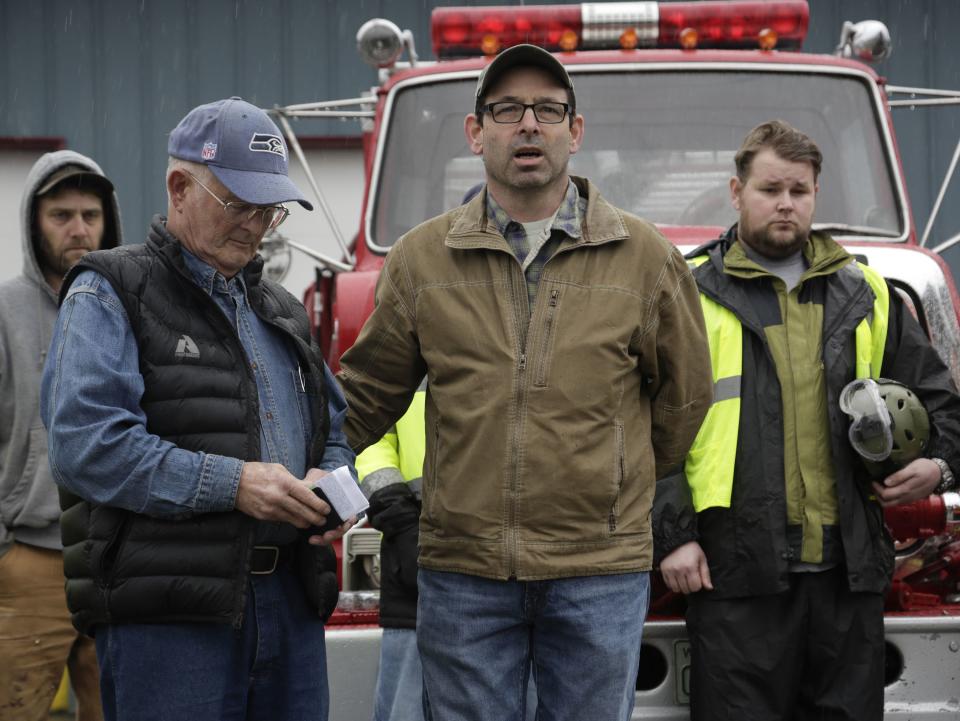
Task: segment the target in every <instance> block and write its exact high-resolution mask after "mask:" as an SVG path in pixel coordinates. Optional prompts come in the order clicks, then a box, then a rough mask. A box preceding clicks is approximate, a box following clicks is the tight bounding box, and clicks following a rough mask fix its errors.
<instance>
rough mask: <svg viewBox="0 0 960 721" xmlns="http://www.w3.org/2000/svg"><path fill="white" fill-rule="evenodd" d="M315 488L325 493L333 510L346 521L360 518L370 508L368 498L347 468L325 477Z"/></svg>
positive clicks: (340, 468) (338, 469)
mask: <svg viewBox="0 0 960 721" xmlns="http://www.w3.org/2000/svg"><path fill="white" fill-rule="evenodd" d="M313 487H314V488H319V489H320V490H321V491H323V495H325V496H326V497H327V500H328V501H329V502H330V505H331V506H333V510H335V511H336V512H337V515H338V516H340V518H342V519H343V520H344V521H346V520H347V519H348V518H350V517H351V516H357V517H358V518H359V516H360V514H361V513H363V512H364V511H366V510H367V509H368V508H369V507H370V504H369V503H368V502H367V497H366V496H364V495H363V492H362V491H361V490H360V487H359V486H358V485H357V482H356V481H355V480H353V476H352V475H350V469H348V468H347V467H346V466H340V467H339V468H337V469H336V470H334V471H331V472H330V473H328V474H327V475H325V476H323V478H321V479H319V480H318V481H317V482H316V483H314V484H313Z"/></svg>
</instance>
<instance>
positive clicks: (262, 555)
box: [250, 544, 293, 576]
mask: <svg viewBox="0 0 960 721" xmlns="http://www.w3.org/2000/svg"><path fill="white" fill-rule="evenodd" d="M292 557H293V544H288V545H286V546H254V547H253V553H252V554H250V573H251V574H253V575H255V576H267V575H269V574H271V573H273V572H274V571H276V570H277V568H279V567H280V566H284V565H287V564H288V563H289V562H290V559H291V558H292Z"/></svg>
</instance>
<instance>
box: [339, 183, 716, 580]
mask: <svg viewBox="0 0 960 721" xmlns="http://www.w3.org/2000/svg"><path fill="white" fill-rule="evenodd" d="M574 182H576V183H577V186H578V189H579V191H580V193H581V195H584V196H586V197H587V212H586V216H585V220H584V223H583V227H582V231H583V232H582V238H579V239H577V238H569V237H568V238H566V239H565V240H564V241H563V242H562V243H561V245H560V247H559V248H558V250H557V252H556V253H555V254H554V256H553V257H552V258H551V259H550V260H549V261H548V262H547V264H546V265H545V267H544V271H543V275H542V277H541V280H540V285H539V289H538V292H537V296H536V301H535V304H534V308H533V310H532V313H531V312H528V300H527V294H526V289H525V283H524V276H523V272H522V270H521V268H520V264H519V263H518V262H517V260H516V258H515V257H514V256H513V254H512V253H511V251H510V248H509V246H508V244H507V242H506V241H505V240H504V238H503V237H502V236H501V235H500V234H499V233H498V232H496V231H495V230H493V229H492V228H491V227H490V226H488V223H487V217H486V212H485V193H481V194H480V195H478V196H477V197H476V198H474V200H473V201H471V202H470V203H469V204H467V205H465V206H462V207H460V208H456V209H454V210H452V211H450V212H448V213H446V214H444V215H442V216H439V217H437V218H434V219H432V220H429V221H427V222H426V223H424V224H422V225H420V226H418V227H416V228H414V229H413V230H412V231H410V232H409V233H407V234H406V235H405V236H404V237H402V238H401V239H400V240H398V241H397V243H396V245H395V246H394V248H393V249H392V250H391V251H390V253H389V254H388V256H387V259H386V263H385V265H384V268H383V271H382V273H381V276H380V280H379V283H378V287H377V293H376V306H375V309H374V312H373V314H372V315H371V316H370V318H369V319H368V321H367V323H366V324H365V326H364V328H363V330H362V331H361V333H360V336H359V338H358V339H357V342H356V344H355V345H354V346H353V347H352V348H351V349H350V350H349V351H347V353H346V354H345V355H344V357H343V359H342V361H341V365H342V372H341V375H340V381H341V383H342V385H343V387H344V391H345V393H346V396H347V401H348V404H349V407H350V410H349V415H348V419H347V422H346V426H345V428H346V431H347V435H348V438H349V439H350V441H351V443H352V444H353V445H354V447H355V448H357V449H359V448H362V447H366V446H367V445H370V444H371V443H374V442H376V441H377V440H378V439H379V438H380V437H381V435H382V434H383V433H384V431H386V430H387V429H388V428H389V427H390V425H391V424H393V423H394V422H395V420H396V419H397V418H399V417H400V416H401V415H402V414H403V412H404V411H405V409H406V407H407V405H408V404H409V402H410V399H411V397H412V396H413V393H414V391H416V389H417V387H418V386H419V384H420V379H421V378H422V377H423V376H424V375H426V376H427V400H426V434H427V438H426V457H425V461H424V473H423V479H424V486H423V512H422V515H421V520H420V564H421V565H422V566H424V567H426V568H430V569H434V570H439V571H458V572H461V573H468V574H472V575H478V576H484V577H488V578H496V579H506V578H511V577H515V578H518V579H521V580H534V579H548V578H561V577H569V576H578V575H600V574H612V573H625V572H634V571H645V570H649V569H650V567H651V562H652V539H651V530H650V511H651V504H652V500H653V492H654V486H655V480H656V478H657V477H658V476H659V475H660V474H662V473H664V472H665V471H666V470H668V469H669V468H671V467H673V466H675V465H676V464H678V463H680V462H681V461H682V460H683V458H684V456H685V455H686V452H687V449H688V447H689V446H690V444H691V443H692V442H693V439H694V436H695V435H696V432H697V429H698V428H699V426H700V423H701V421H702V419H703V417H704V415H705V413H706V411H707V408H708V406H709V404H710V401H711V389H712V381H711V373H710V358H709V351H708V348H707V341H706V337H705V333H704V327H703V316H702V313H701V310H700V303H699V300H698V294H697V287H696V284H695V283H694V281H693V278H692V276H691V275H690V272H689V270H688V268H687V265H686V263H685V261H684V260H683V258H682V257H681V255H680V253H679V252H678V251H677V250H676V249H675V248H674V247H673V246H672V245H670V243H669V242H668V241H667V240H666V239H664V238H663V236H662V235H660V233H658V232H657V230H656V229H655V228H654V227H653V226H652V225H650V224H649V223H646V222H645V221H643V220H641V219H639V218H636V217H634V216H632V215H629V214H628V213H625V212H624V211H621V210H619V209H617V208H614V207H613V206H611V205H610V204H608V203H607V202H606V201H604V200H603V199H602V198H601V197H600V196H599V194H598V193H597V190H596V188H595V187H594V186H593V185H592V184H590V183H589V182H588V181H586V180H583V179H579V178H574Z"/></svg>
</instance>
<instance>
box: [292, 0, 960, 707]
mask: <svg viewBox="0 0 960 721" xmlns="http://www.w3.org/2000/svg"><path fill="white" fill-rule="evenodd" d="M808 19H809V9H808V6H807V2H806V0H776V1H775V2H763V1H761V2H757V1H753V0H745V1H733V2H670V3H657V2H628V3H587V4H583V5H559V6H519V7H469V8H463V7H461V8H454V7H447V8H441V9H436V10H434V12H433V15H432V41H433V50H434V54H435V55H436V57H437V58H438V60H436V61H431V62H422V61H419V60H418V58H417V55H416V51H415V47H414V42H413V37H412V34H411V33H410V32H409V31H401V30H400V29H399V28H398V27H397V26H396V25H394V24H393V23H391V22H389V21H387V20H379V19H377V20H371V21H369V22H367V23H366V24H364V26H363V27H362V28H361V29H360V31H359V32H358V37H357V41H358V49H359V51H360V53H361V54H362V55H363V56H364V58H365V59H366V60H368V61H369V62H371V63H373V64H374V65H376V66H377V67H379V68H380V82H379V85H377V86H376V87H374V88H373V89H372V90H371V91H370V92H369V93H367V94H365V95H363V96H362V97H358V98H353V99H348V100H340V101H332V102H320V103H309V104H304V105H296V106H289V107H285V108H279V109H275V110H274V111H273V112H275V113H276V117H277V119H278V121H279V122H280V124H281V126H282V127H283V128H284V131H285V133H286V134H287V136H288V139H289V142H290V146H291V149H292V152H294V154H295V155H297V156H298V157H299V158H300V159H301V162H303V164H304V170H305V172H306V173H307V177H308V180H309V182H310V184H312V185H313V188H314V191H315V193H316V195H317V198H318V200H319V205H320V207H321V209H322V210H323V211H324V213H325V214H326V216H327V218H328V220H330V222H331V226H332V227H333V230H334V233H335V235H336V237H337V239H338V242H339V245H340V249H341V252H342V255H341V257H331V256H327V255H325V254H323V253H320V252H317V251H315V250H311V249H310V248H308V247H306V246H305V245H302V244H293V245H294V246H295V247H297V248H298V249H299V250H302V251H304V252H305V253H307V254H308V255H310V256H311V257H312V258H313V259H314V260H315V261H316V262H317V265H318V272H317V282H316V283H315V284H314V285H313V286H312V287H311V288H310V289H309V290H308V292H307V294H306V298H305V302H306V304H307V307H308V309H309V310H310V312H311V314H312V318H313V323H314V330H315V332H316V335H317V338H318V339H319V341H320V343H321V345H322V347H323V349H324V352H325V354H326V357H327V358H328V360H329V363H330V365H331V366H332V367H333V368H334V369H336V368H337V366H338V359H339V357H340V355H341V354H342V353H343V351H344V350H345V349H347V348H349V347H350V345H351V344H352V343H353V342H354V340H355V339H356V337H357V333H358V332H359V330H360V327H361V326H362V324H363V322H364V320H365V319H366V317H367V316H368V315H369V313H370V311H371V309H372V307H373V292H374V285H375V283H376V280H377V275H378V272H379V270H380V268H381V265H382V263H383V258H384V255H385V254H386V253H387V251H388V250H389V249H390V246H391V245H392V244H393V243H394V242H395V241H396V239H397V238H399V237H400V236H401V235H403V234H404V233H405V232H407V231H408V230H410V229H411V228H413V227H414V226H415V225H417V224H419V223H420V222H422V221H424V220H426V219H427V218H430V217H432V216H435V215H438V214H440V213H442V212H444V211H446V210H448V209H450V208H452V207H454V206H456V205H459V204H460V203H461V202H462V199H463V198H464V195H465V194H466V193H467V192H468V191H469V190H470V189H471V188H473V187H474V186H475V185H476V184H478V183H480V182H482V180H483V176H484V174H483V166H482V161H481V160H480V159H479V158H477V157H476V156H473V155H472V154H471V153H470V152H469V149H468V146H467V143H466V141H465V138H464V134H463V118H464V115H465V113H466V112H468V111H469V110H470V109H471V108H472V104H473V90H474V87H475V84H476V81H477V76H478V75H479V73H480V70H481V69H482V68H483V67H484V65H485V64H486V63H487V62H489V58H490V57H491V56H493V55H495V54H496V53H497V52H498V51H499V50H501V49H503V48H504V47H508V46H510V45H513V44H516V43H520V42H532V43H536V44H539V45H541V46H543V47H545V48H547V49H548V50H550V51H551V52H555V53H557V57H558V58H560V59H561V61H562V62H563V63H564V64H565V65H566V66H567V68H568V70H569V72H570V75H571V77H572V78H573V81H574V84H575V86H576V90H577V98H578V107H579V108H580V109H582V111H583V113H584V115H585V118H586V136H585V141H584V143H583V147H582V149H581V150H580V152H579V153H577V154H576V155H575V156H573V157H572V159H571V171H572V172H574V173H575V174H578V175H584V176H587V177H589V178H590V179H591V180H593V181H594V182H595V183H596V184H597V185H598V186H599V188H600V190H601V192H602V193H603V194H604V196H605V197H606V198H607V199H608V200H610V201H612V202H613V203H614V204H616V205H618V206H620V207H622V208H625V209H626V210H628V211H630V212H633V213H635V214H637V215H640V216H642V217H645V218H647V219H649V220H651V221H653V222H655V223H656V224H657V225H658V226H659V228H660V229H661V231H662V232H663V233H664V234H665V235H666V236H667V238H669V239H670V240H671V241H673V242H674V243H676V244H677V245H678V246H679V247H680V248H681V250H683V251H687V250H690V249H692V248H693V247H695V246H696V245H698V244H700V243H701V242H704V241H706V240H709V239H712V238H715V237H717V235H718V234H719V233H720V232H721V231H722V230H723V229H725V228H726V227H728V226H729V225H730V224H731V223H732V222H733V221H734V220H735V219H736V215H735V213H734V211H733V209H732V208H731V206H730V202H729V197H728V196H729V191H728V179H729V177H730V175H731V174H732V170H733V167H734V166H733V157H734V153H735V151H736V149H737V147H738V146H739V143H740V141H741V139H742V138H743V137H744V135H745V134H746V132H747V131H748V130H749V129H750V128H752V127H753V126H755V125H756V124H758V123H760V122H762V121H764V120H768V119H771V118H783V119H785V120H787V121H788V122H790V123H791V124H793V125H795V126H796V127H799V128H801V129H802V130H804V131H805V132H807V133H808V134H809V135H811V136H812V137H813V138H815V139H816V141H817V143H818V144H819V145H820V147H821V149H822V150H823V153H824V157H825V163H824V168H823V173H822V175H821V178H820V188H821V190H820V194H819V197H818V203H817V214H816V217H817V220H818V222H817V223H816V224H815V227H816V228H820V229H823V230H826V231H828V232H830V233H831V234H832V235H833V236H834V237H835V238H837V239H838V240H839V241H841V242H842V243H843V244H844V245H845V246H846V247H847V248H848V249H849V250H850V251H851V252H852V253H854V254H856V255H857V256H858V257H859V258H861V259H862V260H863V261H865V262H867V263H869V264H870V265H871V266H873V267H875V268H877V269H878V270H879V271H880V272H881V273H883V274H884V275H885V276H886V277H887V278H889V279H890V280H891V281H892V282H893V284H894V285H895V286H896V288H897V289H898V290H899V292H900V293H901V294H902V295H903V297H904V298H905V299H906V301H907V302H908V304H909V305H910V307H911V308H912V309H913V310H914V311H915V313H916V315H917V317H918V318H919V320H920V322H921V323H922V324H923V326H924V327H925V329H926V330H927V332H928V333H929V335H930V338H931V340H932V341H933V343H934V344H935V345H936V347H937V348H938V349H939V351H940V353H941V354H942V356H943V358H944V360H945V361H947V362H948V364H949V365H950V367H951V369H952V371H953V376H954V379H955V380H956V381H957V382H958V384H960V299H958V296H957V290H956V287H955V286H954V283H953V280H952V278H951V275H950V272H949V269H948V268H947V266H946V265H945V263H944V262H943V260H942V259H941V257H940V256H939V254H938V253H940V252H942V251H943V250H944V249H946V248H947V247H949V246H950V245H952V244H953V243H954V242H957V241H958V240H960V236H957V237H955V238H953V239H951V240H947V241H945V242H941V243H940V244H939V245H937V246H936V247H933V248H932V250H931V249H928V248H927V247H926V246H927V241H928V240H929V238H928V235H929V228H930V227H931V226H930V225H929V224H928V226H927V231H926V232H924V233H923V234H922V237H918V233H917V230H916V228H915V226H914V221H913V214H912V212H911V208H910V204H909V201H908V198H907V191H906V188H905V186H904V174H903V169H902V167H901V163H900V159H899V154H898V153H899V151H898V148H897V144H896V140H895V137H894V127H893V122H892V119H891V108H896V107H898V106H902V105H907V106H919V105H926V104H948V103H958V102H960V93H956V92H950V91H930V90H921V89H917V88H904V87H895V86H892V85H889V84H888V83H887V82H886V81H885V80H884V79H882V78H880V77H879V76H878V75H877V74H876V73H875V72H874V71H873V70H872V69H871V68H870V67H869V65H868V64H867V63H869V62H870V61H872V60H875V59H878V58H882V57H884V56H885V55H886V54H887V53H888V52H889V49H890V37H889V33H888V31H887V29H886V27H885V26H884V25H883V24H881V23H879V22H876V21H864V22H860V23H856V24H854V23H845V24H844V26H843V28H842V31H841V37H840V42H839V45H838V48H837V51H836V54H834V55H813V54H805V53H803V52H801V45H802V42H803V39H804V35H805V33H806V29H807V25H808ZM404 53H406V60H403V61H401V57H402V56H403V55H404ZM298 117H341V118H343V117H346V118H356V119H358V120H359V121H360V123H361V125H362V137H363V149H364V166H365V178H366V184H365V189H364V197H363V206H362V214H361V218H360V224H359V228H358V229H357V230H356V231H355V232H354V234H353V237H352V239H350V240H347V239H346V238H344V236H343V235H342V234H341V233H340V232H339V230H337V229H336V227H335V223H334V222H333V216H332V213H331V212H330V211H329V207H328V206H327V204H326V203H325V201H324V198H323V194H322V192H321V189H320V188H318V187H317V184H316V182H315V181H314V179H313V176H312V174H311V172H310V168H309V167H307V163H306V160H305V158H304V156H303V153H302V151H301V150H300V146H299V143H298V142H297V138H296V135H295V133H294V132H293V129H292V121H294V120H295V119H296V118H298ZM958 156H960V144H958V146H957V153H956V154H955V155H954V157H953V162H952V163H951V167H950V171H949V172H948V177H947V178H946V179H945V181H944V186H943V188H941V193H940V198H938V200H937V204H936V207H935V208H934V211H933V213H932V214H931V223H932V221H933V219H934V218H935V216H936V210H937V209H938V208H939V205H940V202H941V201H942V198H943V192H944V190H945V189H946V184H947V182H948V180H949V176H950V175H951V174H952V171H953V169H954V167H955V166H956V164H957V160H958ZM958 507H960V496H958V495H957V494H945V495H944V496H943V497H939V496H935V497H931V498H930V499H928V500H927V501H925V502H921V503H918V504H915V505H914V506H911V507H907V508H901V509H896V510H894V511H890V512H889V513H888V516H887V520H888V524H889V526H890V528H891V530H892V532H893V534H894V536H895V538H896V539H897V540H898V558H897V570H896V575H895V578H894V582H893V587H892V590H891V592H890V594H889V597H888V599H887V611H888V613H887V617H886V632H887V655H886V718H887V719H908V718H909V719H923V718H928V717H933V716H937V717H938V718H960V691H958V688H960V686H958V677H960V587H958V581H960V512H958V511H957V509H958ZM378 549H379V536H378V534H377V533H376V532H375V531H373V530H372V529H369V528H362V527H361V528H357V529H354V530H353V531H351V532H350V534H348V535H347V537H346V538H345V540H344V542H343V545H342V548H341V549H340V550H339V553H340V555H341V560H342V578H341V581H342V588H343V595H342V601H341V606H340V608H339V610H338V612H337V613H336V614H335V615H334V617H333V618H332V619H331V621H330V625H329V628H328V642H327V643H328V651H329V669H330V686H331V694H332V711H331V718H332V719H335V720H336V721H346V720H347V719H351V720H352V719H361V718H369V717H370V705H371V703H372V698H373V687H374V680H375V676H376V667H377V653H378V644H379V631H378V629H377V627H376V604H377V593H376V588H377V563H378V556H377V553H378ZM682 612H683V606H682V599H681V598H678V597H676V596H674V595H673V594H671V593H669V592H668V591H667V590H666V589H665V587H664V586H663V585H662V584H657V585H656V586H655V593H654V595H653V597H652V603H651V609H650V616H649V622H648V623H647V625H646V628H645V630H644V642H643V650H642V657H641V670H640V675H639V677H638V679H637V700H636V710H635V711H634V718H644V719H682V718H687V717H688V713H687V707H686V703H687V699H688V696H687V691H688V686H687V683H688V672H689V660H688V645H687V641H686V636H685V630H684V624H683V621H682Z"/></svg>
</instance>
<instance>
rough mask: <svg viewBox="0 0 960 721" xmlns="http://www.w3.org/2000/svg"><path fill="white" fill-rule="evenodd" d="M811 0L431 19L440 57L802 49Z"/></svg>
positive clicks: (591, 7)
mask: <svg viewBox="0 0 960 721" xmlns="http://www.w3.org/2000/svg"><path fill="white" fill-rule="evenodd" d="M809 21H810V8H809V7H808V5H807V0H776V1H775V2H767V1H766V0H736V1H734V2H724V1H723V0H705V1H703V2H674V3H671V2H628V3H612V2H611V3H583V4H581V5H539V6H511V7H505V6H497V7H445V8H436V9H434V11H433V13H432V15H431V19H430V26H431V35H432V38H433V51H434V53H435V54H436V56H437V58H453V57H469V56H475V55H495V54H496V53H498V52H500V51H501V50H503V49H504V48H508V47H510V46H512V45H518V44H520V43H532V44H534V45H539V46H541V47H543V48H546V49H547V50H550V51H551V52H562V51H573V50H597V49H605V48H608V49H616V48H623V49H626V50H631V49H633V48H636V47H641V48H644V47H646V48H684V49H688V50H689V49H693V48H731V49H735V48H758V47H759V48H762V49H764V50H770V49H772V48H773V47H777V48H783V49H799V48H800V46H801V45H802V44H803V39H804V37H806V34H807V26H808V24H809Z"/></svg>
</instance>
